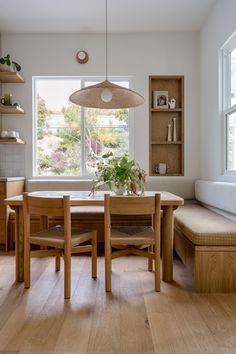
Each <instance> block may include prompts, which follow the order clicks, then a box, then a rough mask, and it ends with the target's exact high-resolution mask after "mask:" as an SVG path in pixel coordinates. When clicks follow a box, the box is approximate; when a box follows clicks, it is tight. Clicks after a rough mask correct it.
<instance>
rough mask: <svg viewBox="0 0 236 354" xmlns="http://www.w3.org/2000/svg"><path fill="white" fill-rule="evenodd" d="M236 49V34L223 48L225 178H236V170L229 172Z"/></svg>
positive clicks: (234, 108) (234, 107) (235, 108)
mask: <svg viewBox="0 0 236 354" xmlns="http://www.w3.org/2000/svg"><path fill="white" fill-rule="evenodd" d="M235 48H236V32H235V33H233V34H232V36H231V37H230V38H229V39H228V41H227V42H226V43H225V45H224V46H223V48H222V85H221V87H222V102H223V106H222V107H223V110H222V119H223V127H224V129H223V130H224V141H223V142H224V151H223V153H224V159H223V164H224V165H223V175H224V176H225V177H236V170H230V171H229V170H227V136H228V130H227V121H228V119H227V118H228V115H229V114H230V113H234V112H236V105H234V106H232V107H230V104H231V101H230V94H231V73H230V66H231V61H230V53H231V52H232V51H233V50H234V49H235Z"/></svg>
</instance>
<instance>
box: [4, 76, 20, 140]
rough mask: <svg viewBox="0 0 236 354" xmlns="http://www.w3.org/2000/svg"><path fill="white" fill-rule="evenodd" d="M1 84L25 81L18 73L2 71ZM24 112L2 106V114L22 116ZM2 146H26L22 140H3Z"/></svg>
mask: <svg viewBox="0 0 236 354" xmlns="http://www.w3.org/2000/svg"><path fill="white" fill-rule="evenodd" d="M0 82H1V83H24V82H25V80H24V79H23V77H22V76H21V75H20V74H19V73H18V72H3V71H0ZM22 113H24V110H23V109H22V108H21V107H19V106H4V105H3V104H0V114H22ZM0 144H24V142H23V141H22V140H21V139H12V140H10V139H1V138H0Z"/></svg>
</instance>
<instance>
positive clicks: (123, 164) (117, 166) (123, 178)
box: [91, 152, 146, 195]
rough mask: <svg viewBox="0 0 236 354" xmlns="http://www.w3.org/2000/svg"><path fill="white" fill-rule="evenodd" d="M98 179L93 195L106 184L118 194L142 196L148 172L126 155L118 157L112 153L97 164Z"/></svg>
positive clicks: (92, 191)
mask: <svg viewBox="0 0 236 354" xmlns="http://www.w3.org/2000/svg"><path fill="white" fill-rule="evenodd" d="M95 175H96V177H97V178H96V179H95V180H94V181H93V186H92V190H91V193H95V191H96V190H98V189H100V187H101V186H103V185H104V184H106V185H107V186H108V187H109V188H110V190H112V191H113V192H114V193H116V194H120V195H122V194H124V193H127V194H128V195H141V194H143V193H144V184H145V178H146V172H145V171H144V170H143V169H142V168H141V167H140V166H139V165H138V163H137V162H135V161H134V160H130V159H129V157H128V155H127V154H125V155H123V156H121V157H116V156H114V155H113V153H112V152H108V153H107V154H105V155H103V156H102V158H101V160H100V161H99V162H98V163H97V171H96V172H95Z"/></svg>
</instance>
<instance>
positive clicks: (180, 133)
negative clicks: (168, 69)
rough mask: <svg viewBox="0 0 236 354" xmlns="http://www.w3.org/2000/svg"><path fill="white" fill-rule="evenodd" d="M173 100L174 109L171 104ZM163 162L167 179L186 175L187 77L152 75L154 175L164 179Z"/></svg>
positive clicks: (151, 158)
mask: <svg viewBox="0 0 236 354" xmlns="http://www.w3.org/2000/svg"><path fill="white" fill-rule="evenodd" d="M172 98H174V100H175V107H174V108H170V105H169V104H168V102H170V100H171V99H172ZM174 125H175V133H174ZM168 126H169V128H168ZM168 130H169V134H168ZM168 136H169V137H168ZM159 163H164V164H166V167H167V171H166V173H165V174H164V175H165V176H183V175H184V76H180V75H178V76H177V75H171V76H170V75H168V76H166V75H165V76H164V75H153V76H149V174H150V176H163V174H160V173H159V172H158V165H159Z"/></svg>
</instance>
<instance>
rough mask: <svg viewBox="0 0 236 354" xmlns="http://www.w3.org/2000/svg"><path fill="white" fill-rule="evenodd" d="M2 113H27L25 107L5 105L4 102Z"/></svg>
mask: <svg viewBox="0 0 236 354" xmlns="http://www.w3.org/2000/svg"><path fill="white" fill-rule="evenodd" d="M0 113H3V114H22V113H25V111H24V110H23V108H21V107H19V106H4V105H3V104H1V105H0Z"/></svg>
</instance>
